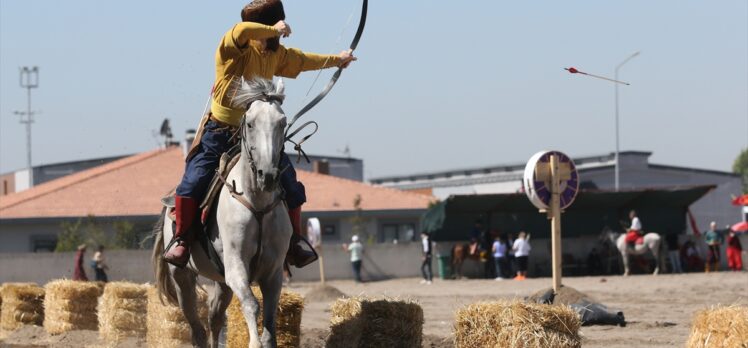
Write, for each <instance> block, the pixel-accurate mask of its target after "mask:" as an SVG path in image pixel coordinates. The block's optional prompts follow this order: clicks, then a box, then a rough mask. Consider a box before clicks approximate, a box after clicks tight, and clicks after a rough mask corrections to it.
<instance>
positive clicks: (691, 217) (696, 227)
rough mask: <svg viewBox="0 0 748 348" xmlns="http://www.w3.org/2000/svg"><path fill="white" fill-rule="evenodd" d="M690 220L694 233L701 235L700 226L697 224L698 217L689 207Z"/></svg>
mask: <svg viewBox="0 0 748 348" xmlns="http://www.w3.org/2000/svg"><path fill="white" fill-rule="evenodd" d="M688 222H690V223H691V230H692V231H693V234H694V235H696V236H700V235H701V232H699V227H698V226H697V225H696V219H694V218H693V213H691V209H688Z"/></svg>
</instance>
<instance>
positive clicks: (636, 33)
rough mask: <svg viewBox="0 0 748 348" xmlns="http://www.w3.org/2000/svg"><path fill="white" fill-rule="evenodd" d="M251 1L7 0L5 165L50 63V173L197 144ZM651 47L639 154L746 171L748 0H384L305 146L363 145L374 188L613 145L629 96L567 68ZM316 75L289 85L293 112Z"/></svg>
mask: <svg viewBox="0 0 748 348" xmlns="http://www.w3.org/2000/svg"><path fill="white" fill-rule="evenodd" d="M244 3H245V2H243V1H210V2H208V1H127V2H121V1H120V2H111V1H100V0H85V1H83V0H69V1H64V2H63V1H51V0H48V1H40V0H23V1H21V0H0V172H7V171H11V170H15V169H18V168H22V167H24V166H25V162H26V157H25V152H26V150H25V131H24V127H23V126H22V125H21V124H19V123H18V117H17V116H16V115H13V111H14V110H24V109H25V105H26V97H25V90H23V89H21V88H20V87H19V86H18V68H19V66H25V65H28V66H32V65H38V66H39V67H40V69H41V72H40V87H39V89H37V90H34V91H33V105H34V109H37V110H41V112H42V113H41V114H39V115H37V117H36V123H35V124H34V126H33V136H34V144H33V154H34V155H33V156H34V164H44V163H52V162H61V161H68V160H75V159H86V158H92V157H101V156H110V155H119V154H128V153H136V152H140V151H145V150H149V149H153V148H154V147H155V146H156V142H155V140H154V138H153V137H152V131H153V130H155V129H157V128H158V126H159V125H160V123H161V120H162V119H163V118H165V117H168V118H170V119H171V121H172V127H173V129H174V133H175V134H176V135H177V136H180V137H181V136H182V135H183V133H184V130H185V129H187V128H194V126H195V124H196V123H197V121H198V119H199V117H200V113H201V112H202V109H203V106H204V103H205V101H206V98H207V93H208V91H209V88H210V86H211V83H212V79H213V57H214V52H215V48H216V45H217V43H218V40H219V38H220V36H221V35H222V34H223V33H224V32H225V31H226V30H227V29H228V28H230V27H231V26H232V25H233V24H234V23H235V22H237V21H238V19H239V10H240V9H241V7H242V6H243V5H244ZM285 7H286V12H287V15H288V23H289V24H290V25H291V26H292V28H293V30H294V35H293V36H292V37H291V38H289V39H287V40H286V41H285V42H284V43H285V44H286V45H287V46H294V47H299V48H302V49H304V50H308V51H312V52H320V53H327V52H338V51H340V50H341V49H344V48H346V47H347V45H348V44H349V43H350V40H351V38H352V37H353V34H354V32H355V29H356V25H357V21H358V15H359V7H360V2H357V1H342V0H314V1H308V0H305V1H302V0H286V1H285ZM350 16H353V18H351V20H350V23H349V24H348V25H347V26H346V23H347V22H348V18H349V17H350ZM344 28H345V31H344V32H343V34H342V37H341V35H340V33H341V30H343V29H344ZM339 37H341V38H340V40H338V38H339ZM638 50H641V51H642V53H641V55H640V56H639V57H637V58H635V59H634V60H632V61H631V62H629V63H628V64H627V65H626V66H625V67H623V68H622V70H621V79H623V80H626V81H629V82H630V83H631V86H624V87H622V88H621V90H620V92H621V94H620V97H621V108H620V111H621V148H622V150H647V151H653V152H654V156H653V158H652V160H653V161H655V162H658V163H665V164H670V165H682V166H692V167H700V168H708V169H717V170H729V169H730V167H731V165H732V161H733V160H734V158H735V157H736V156H737V154H738V153H739V151H740V149H741V148H745V147H746V146H748V2H747V1H745V0H724V1H682V0H669V1H645V0H640V1H629V0H627V1H623V0H617V1H563V2H561V1H533V2H530V1H521V2H504V1H471V2H455V1H436V0H428V1H427V0H411V1H382V0H372V1H371V3H370V8H369V17H368V22H367V26H366V31H365V33H364V37H363V38H362V40H361V43H360V45H359V49H358V50H357V51H356V55H357V56H359V58H360V60H359V61H358V62H356V63H355V64H354V65H353V66H352V67H351V68H350V69H349V70H347V71H345V73H344V74H343V76H342V77H341V79H340V81H339V82H338V84H337V85H336V86H335V87H334V89H333V90H332V92H331V93H330V95H328V97H327V98H326V99H325V100H323V101H322V103H321V104H320V105H319V106H317V107H316V108H315V109H313V111H312V112H310V113H309V114H307V116H305V118H306V119H307V120H311V119H314V120H317V121H319V123H320V125H321V130H320V132H319V133H317V135H316V136H315V137H314V138H312V140H310V141H309V142H308V143H307V144H308V146H307V147H306V149H307V151H308V152H310V153H315V154H329V155H336V154H339V153H338V150H341V149H343V148H345V146H346V145H348V146H350V149H351V152H352V155H353V156H355V157H359V158H362V159H364V161H365V172H366V176H367V177H369V178H371V177H377V176H385V175H394V174H408V173H413V172H423V171H429V170H443V169H453V168H461V167H471V166H485V165H493V164H503V163H518V162H524V161H526V160H527V159H528V158H529V157H530V156H531V155H532V154H533V153H534V152H536V151H538V150H542V149H547V148H551V149H557V150H561V151H564V152H566V153H568V154H569V155H571V156H584V155H593V154H602V153H608V152H611V151H612V150H613V149H614V146H615V143H614V104H613V86H612V85H611V84H610V83H607V82H604V81H598V80H594V79H590V78H585V77H581V76H575V75H570V74H568V73H566V72H565V71H563V70H562V68H564V67H568V66H575V67H577V68H579V69H582V70H585V71H588V72H591V73H597V74H601V75H612V74H613V69H614V67H615V66H616V64H618V63H619V62H620V61H622V60H623V59H625V58H626V57H627V56H628V55H630V54H631V53H633V52H635V51H638ZM331 73H332V71H326V72H325V73H323V74H322V76H321V77H320V79H319V81H318V82H317V84H316V85H315V87H314V89H313V91H312V95H310V96H308V97H306V100H308V99H310V98H312V97H313V95H315V94H316V93H317V92H319V90H321V89H322V88H323V87H324V85H325V84H326V83H327V80H328V79H329V76H330V74H331ZM314 76H315V73H307V75H305V76H303V77H302V78H299V79H297V80H287V81H286V86H287V92H288V99H287V102H286V104H285V110H286V112H287V113H288V114H293V113H294V112H295V111H296V110H298V109H299V108H300V107H301V106H302V104H303V103H302V102H303V100H304V99H305V94H306V91H307V89H309V87H310V85H311V82H312V80H313V79H314Z"/></svg>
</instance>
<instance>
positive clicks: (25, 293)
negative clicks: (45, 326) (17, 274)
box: [0, 283, 44, 330]
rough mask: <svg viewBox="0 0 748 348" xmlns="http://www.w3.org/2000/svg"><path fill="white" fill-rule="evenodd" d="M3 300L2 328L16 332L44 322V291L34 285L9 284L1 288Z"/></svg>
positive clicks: (0, 321)
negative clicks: (22, 327)
mask: <svg viewBox="0 0 748 348" xmlns="http://www.w3.org/2000/svg"><path fill="white" fill-rule="evenodd" d="M0 297H2V298H3V301H2V310H0V313H1V314H0V328H2V329H3V330H15V329H18V328H20V327H21V326H23V325H39V326H41V325H42V323H43V321H44V303H43V302H44V289H43V288H41V287H40V286H38V285H36V284H33V283H7V284H5V285H3V286H2V288H0Z"/></svg>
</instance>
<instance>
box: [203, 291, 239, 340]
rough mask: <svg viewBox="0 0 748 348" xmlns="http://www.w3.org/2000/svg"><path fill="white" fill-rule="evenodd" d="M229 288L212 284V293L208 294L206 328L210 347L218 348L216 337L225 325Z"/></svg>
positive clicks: (229, 294) (229, 299) (229, 301)
mask: <svg viewBox="0 0 748 348" xmlns="http://www.w3.org/2000/svg"><path fill="white" fill-rule="evenodd" d="M231 295H233V293H232V292H231V288H229V287H228V285H226V284H223V283H219V282H213V288H212V291H211V292H210V293H209V294H208V306H209V312H208V328H210V340H209V343H210V347H211V348H218V337H219V336H220V334H221V328H223V324H225V323H226V308H228V307H229V303H231Z"/></svg>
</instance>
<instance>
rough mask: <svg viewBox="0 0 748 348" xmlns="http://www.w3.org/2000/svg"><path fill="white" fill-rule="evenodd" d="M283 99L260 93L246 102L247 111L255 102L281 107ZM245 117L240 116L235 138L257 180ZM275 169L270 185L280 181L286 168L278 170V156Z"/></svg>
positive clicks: (252, 147) (275, 95)
mask: <svg viewBox="0 0 748 348" xmlns="http://www.w3.org/2000/svg"><path fill="white" fill-rule="evenodd" d="M284 99H285V96H284V95H282V94H271V93H265V92H263V93H260V94H258V95H257V96H254V97H252V98H250V99H249V101H248V102H247V111H249V108H250V107H251V106H252V103H254V102H256V101H263V102H266V103H274V102H275V103H278V105H283V100H284ZM246 118H247V116H246V113H245V116H242V120H241V122H240V124H239V128H238V129H237V131H236V134H235V135H234V136H235V137H237V138H238V141H239V144H241V145H240V146H241V147H242V148H243V150H244V151H245V152H246V153H247V162H248V164H249V168H250V170H251V171H252V175H253V176H254V177H255V178H257V175H258V171H257V164H256V161H255V159H254V156H253V155H252V150H254V146H251V145H250V144H249V139H247V137H246V133H247V128H249V127H250V126H249V124H248V123H247V119H246ZM279 152H283V146H281V148H280V150H279ZM274 167H275V169H277V174H276V175H275V176H274V177H273V182H272V183H271V184H272V185H276V184H277V183H278V181H279V180H280V176H281V173H283V171H285V170H286V168H282V169H281V168H280V156H278V162H277V163H274Z"/></svg>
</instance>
